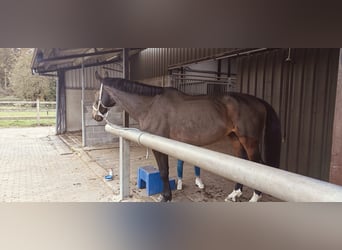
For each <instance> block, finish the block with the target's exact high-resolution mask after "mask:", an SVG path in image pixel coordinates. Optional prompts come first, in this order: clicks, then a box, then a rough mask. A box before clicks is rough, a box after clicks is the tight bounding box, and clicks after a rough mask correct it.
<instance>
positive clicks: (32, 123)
mask: <svg viewBox="0 0 342 250" xmlns="http://www.w3.org/2000/svg"><path fill="white" fill-rule="evenodd" d="M55 124H56V121H55V120H54V119H40V126H53V125H55ZM37 126H38V125H37V121H36V120H12V121H9V120H4V121H1V120H0V128H13V127H16V128H18V127H21V128H24V127H37Z"/></svg>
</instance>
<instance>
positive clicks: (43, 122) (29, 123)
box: [0, 110, 56, 128]
mask: <svg viewBox="0 0 342 250" xmlns="http://www.w3.org/2000/svg"><path fill="white" fill-rule="evenodd" d="M36 116H37V112H35V111H27V112H25V111H11V112H10V111H5V112H4V111H1V112H0V118H1V117H36ZM47 117H49V118H50V119H44V118H47ZM51 117H56V111H55V110H53V111H49V115H47V113H46V110H45V111H41V112H40V126H53V125H55V123H56V121H55V119H51ZM36 126H38V125H37V120H36V119H30V120H20V119H17V120H0V128H10V127H36Z"/></svg>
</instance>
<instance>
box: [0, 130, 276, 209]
mask: <svg viewBox="0 0 342 250" xmlns="http://www.w3.org/2000/svg"><path fill="white" fill-rule="evenodd" d="M148 152H149V153H148V157H146V153H147V149H146V148H143V147H140V146H138V145H134V144H132V145H131V169H130V171H131V180H130V186H131V195H130V198H129V199H127V200H125V201H128V202H144V201H145V202H150V201H156V200H157V198H158V196H159V195H153V196H147V195H146V191H145V189H138V188H137V182H136V178H137V170H138V167H139V166H146V165H153V166H156V162H155V160H154V157H153V155H152V152H151V150H149V151H148ZM118 159H119V147H118V145H117V144H111V145H101V146H97V147H88V148H87V147H86V148H82V146H81V134H80V133H68V134H65V135H62V136H55V135H54V128H52V127H39V128H6V129H0V201H2V202H17V201H19V202H21V201H28V202H32V201H33V202H36V201H37V202H99V201H102V202H108V201H119V167H118V166H119V161H118ZM169 162H170V177H174V178H176V159H174V158H172V157H170V159H169ZM109 168H112V169H113V173H114V179H113V180H112V181H105V180H104V176H105V175H107V174H108V169H109ZM201 176H202V179H203V182H204V184H205V188H204V189H203V190H200V189H198V188H197V187H196V186H195V183H194V180H195V178H194V170H193V166H190V165H189V164H187V163H185V164H184V174H183V183H184V184H183V190H180V191H179V190H174V191H173V201H175V202H221V201H224V198H225V197H226V196H227V194H228V193H230V192H231V191H232V189H233V187H234V183H232V182H230V181H228V180H226V179H224V178H222V177H220V176H217V175H214V174H212V173H210V172H207V171H205V170H203V169H202V172H201ZM251 196H252V190H251V189H249V188H247V187H246V188H245V190H244V195H243V197H242V198H241V201H247V200H248V199H249V198H250V197H251ZM262 201H277V200H276V199H274V198H273V197H271V196H268V195H264V196H263V198H262Z"/></svg>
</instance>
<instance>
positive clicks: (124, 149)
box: [120, 48, 130, 200]
mask: <svg viewBox="0 0 342 250" xmlns="http://www.w3.org/2000/svg"><path fill="white" fill-rule="evenodd" d="M128 52H129V49H127V48H124V49H123V51H122V54H123V78H125V79H129V60H128ZM122 115H123V121H122V123H123V126H124V127H129V116H128V113H127V112H125V111H124V112H123V114H122ZM129 183H130V148H129V141H128V140H126V139H124V138H122V137H120V199H121V200H123V199H125V198H128V197H129V195H130V186H129Z"/></svg>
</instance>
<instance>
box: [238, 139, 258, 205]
mask: <svg viewBox="0 0 342 250" xmlns="http://www.w3.org/2000/svg"><path fill="white" fill-rule="evenodd" d="M239 141H240V142H241V144H242V145H243V147H244V149H245V150H246V153H247V156H248V159H249V160H251V161H254V162H258V163H262V159H261V154H260V150H259V141H258V140H256V139H253V138H249V137H240V138H239ZM261 196H262V195H261V192H260V191H258V190H254V193H253V196H252V198H251V199H250V200H249V201H250V202H257V201H259V200H260V199H261Z"/></svg>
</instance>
